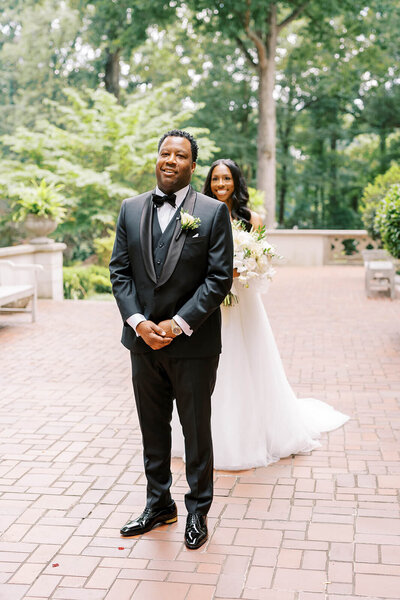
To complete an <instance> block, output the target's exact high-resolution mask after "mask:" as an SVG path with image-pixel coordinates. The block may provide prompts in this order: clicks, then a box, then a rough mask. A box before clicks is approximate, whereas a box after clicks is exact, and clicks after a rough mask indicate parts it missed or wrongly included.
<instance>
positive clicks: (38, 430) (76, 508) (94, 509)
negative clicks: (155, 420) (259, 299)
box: [0, 267, 400, 600]
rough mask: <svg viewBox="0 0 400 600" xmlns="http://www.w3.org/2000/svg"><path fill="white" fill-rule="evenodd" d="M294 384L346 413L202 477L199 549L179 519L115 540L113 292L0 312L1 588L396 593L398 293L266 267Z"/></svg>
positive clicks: (137, 594) (117, 595) (117, 437)
mask: <svg viewBox="0 0 400 600" xmlns="http://www.w3.org/2000/svg"><path fill="white" fill-rule="evenodd" d="M266 305H267V307H268V311H269V314H270V317H271V323H272V326H273V329H274V331H275V333H276V337H277V341H278V345H279V347H280V350H281V353H282V357H283V360H284V364H285V367H286V370H287V373H288V376H289V378H290V381H291V382H292V384H293V386H294V388H295V390H296V392H298V393H299V394H303V395H310V394H311V393H312V394H313V395H314V396H318V397H320V398H322V399H325V400H327V401H329V402H330V403H332V404H334V405H335V406H336V407H337V408H339V409H341V410H343V411H345V412H347V413H349V414H351V415H352V420H351V421H349V422H348V423H347V424H346V425H345V427H344V428H342V429H340V430H338V431H335V432H333V433H330V434H329V435H324V437H323V446H322V448H321V449H319V450H316V451H314V452H313V453H312V454H311V455H307V456H297V457H295V458H288V459H285V460H282V461H280V462H279V463H277V464H275V465H273V466H270V467H267V468H260V469H255V470H249V471H242V472H239V473H234V474H232V473H224V472H216V474H215V478H216V496H215V501H214V503H213V506H212V511H211V514H210V519H209V527H210V531H211V536H210V541H209V543H208V544H207V546H205V547H203V548H201V549H200V550H199V551H188V550H186V549H185V547H184V545H183V540H182V538H183V529H184V523H185V510H184V506H183V494H184V492H185V489H186V483H185V477H184V474H183V466H182V463H181V462H180V461H179V460H175V461H174V462H173V472H174V484H173V488H174V489H173V493H174V497H175V499H176V500H177V503H178V511H179V515H180V519H179V521H178V523H177V524H174V525H170V526H164V527H162V528H158V529H156V530H154V531H152V532H150V533H148V534H147V535H145V536H143V537H142V538H136V539H129V540H122V539H121V538H120V537H119V533H118V529H119V527H120V526H121V525H122V524H123V523H124V522H125V521H126V520H127V519H128V518H129V517H130V516H131V515H132V514H136V513H138V512H140V511H141V510H142V507H143V503H144V493H145V481H144V478H143V474H142V458H141V442H140V434H139V431H138V425H137V418H136V414H135V411H134V409H133V399H132V395H131V389H130V375H129V358H128V354H127V352H126V351H125V350H124V349H123V348H122V347H121V346H120V345H119V333H120V321H119V315H118V314H117V310H116V307H115V305H114V304H113V303H106V302H105V303H94V302H73V301H66V302H64V303H56V302H50V301H41V302H40V304H39V320H38V322H37V323H36V324H35V325H31V324H29V323H27V318H26V315H14V316H10V315H4V316H1V317H0V451H1V454H2V458H3V460H2V462H1V464H0V474H1V480H0V529H1V531H2V532H3V533H2V537H1V541H0V599H1V600H20V599H23V598H24V599H26V600H39V599H41V600H43V598H57V599H65V600H75V599H76V600H81V599H82V600H103V599H104V600H130V599H132V600H168V599H173V600H183V599H185V600H211V599H212V598H214V599H222V598H224V599H236V598H245V599H248V600H349V599H353V598H354V599H358V600H367V599H368V600H371V599H383V598H384V599H386V598H395V599H398V598H399V597H400V577H399V575H400V520H399V518H398V517H399V504H398V488H399V486H400V462H399V451H400V443H399V428H400V411H399V399H400V300H396V301H393V302H392V301H390V300H389V299H386V298H379V299H374V300H367V299H366V298H365V297H364V291H363V272H362V268H360V267H324V268H315V269H314V268H309V269H300V268H289V267H282V268H281V269H279V273H278V274H277V276H276V279H275V282H274V283H273V285H272V287H271V291H270V293H269V295H268V296H267V298H266Z"/></svg>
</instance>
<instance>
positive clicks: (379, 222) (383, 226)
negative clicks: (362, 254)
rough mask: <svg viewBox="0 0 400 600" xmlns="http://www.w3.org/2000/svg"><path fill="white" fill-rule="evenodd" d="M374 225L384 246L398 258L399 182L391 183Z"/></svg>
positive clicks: (399, 239) (399, 252)
mask: <svg viewBox="0 0 400 600" xmlns="http://www.w3.org/2000/svg"><path fill="white" fill-rule="evenodd" d="M375 227H376V228H377V229H378V230H379V232H380V235H381V238H382V242H383V246H384V248H385V249H386V250H387V251H388V252H389V253H390V254H391V255H392V256H394V257H395V258H400V184H396V185H393V186H392V187H391V188H390V190H389V192H388V193H387V194H386V196H385V198H384V199H383V200H382V202H381V203H380V205H379V207H378V210H377V213H376V217H375Z"/></svg>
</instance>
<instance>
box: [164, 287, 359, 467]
mask: <svg viewBox="0 0 400 600" xmlns="http://www.w3.org/2000/svg"><path fill="white" fill-rule="evenodd" d="M235 294H236V295H238V297H239V303H238V304H236V305H233V306H229V307H223V308H222V355H221V360H220V364H219V368H218V375H217V383H216V387H215V390H214V394H213V397H212V433H213V447H214V466H215V468H216V469H224V470H241V469H248V468H251V467H261V466H266V465H268V464H270V463H273V462H276V461H277V460H279V459H280V458H284V457H287V456H290V455H291V454H299V453H304V452H310V451H311V450H314V449H315V448H318V447H319V446H320V443H319V441H318V438H319V437H320V434H321V433H322V432H324V431H331V430H333V429H336V428H338V427H340V426H342V425H343V424H344V423H345V422H346V421H347V420H348V418H349V417H348V416H346V415H344V414H342V413H340V412H338V411H336V410H335V409H334V408H332V407H331V406H330V405H329V404H326V403H325V402H322V401H321V400H316V399H314V398H297V397H296V395H295V394H294V392H293V390H292V388H291V386H290V384H289V382H288V380H287V378H286V374H285V371H284V368H283V365H282V361H281V358H280V355H279V351H278V348H277V345H276V342H275V339H274V335H273V333H272V330H271V326H270V324H269V320H268V316H267V314H266V311H265V308H264V305H263V303H262V300H261V297H260V296H259V295H258V294H257V293H254V292H253V291H252V290H251V289H250V288H248V289H245V288H241V287H239V286H236V290H235ZM175 411H176V409H175V408H174V415H173V419H172V456H180V457H184V443H183V436H182V433H181V427H180V423H179V419H178V416H177V414H176V412H175Z"/></svg>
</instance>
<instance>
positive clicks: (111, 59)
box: [104, 49, 120, 102]
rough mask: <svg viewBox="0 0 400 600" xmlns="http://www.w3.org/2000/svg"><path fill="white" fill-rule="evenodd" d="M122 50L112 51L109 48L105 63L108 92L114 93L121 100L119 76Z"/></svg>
mask: <svg viewBox="0 0 400 600" xmlns="http://www.w3.org/2000/svg"><path fill="white" fill-rule="evenodd" d="M119 58H120V50H119V49H118V50H116V52H110V51H109V50H107V59H106V65H105V77H104V82H105V85H106V90H107V92H110V94H114V96H115V97H116V99H117V100H118V102H119V76H120V64H119Z"/></svg>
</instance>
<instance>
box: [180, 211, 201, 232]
mask: <svg viewBox="0 0 400 600" xmlns="http://www.w3.org/2000/svg"><path fill="white" fill-rule="evenodd" d="M200 223H201V219H199V217H194V216H193V215H191V214H190V213H188V212H186V211H185V210H183V209H182V210H181V228H182V229H183V230H188V229H197V228H198V227H199V225H200Z"/></svg>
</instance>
